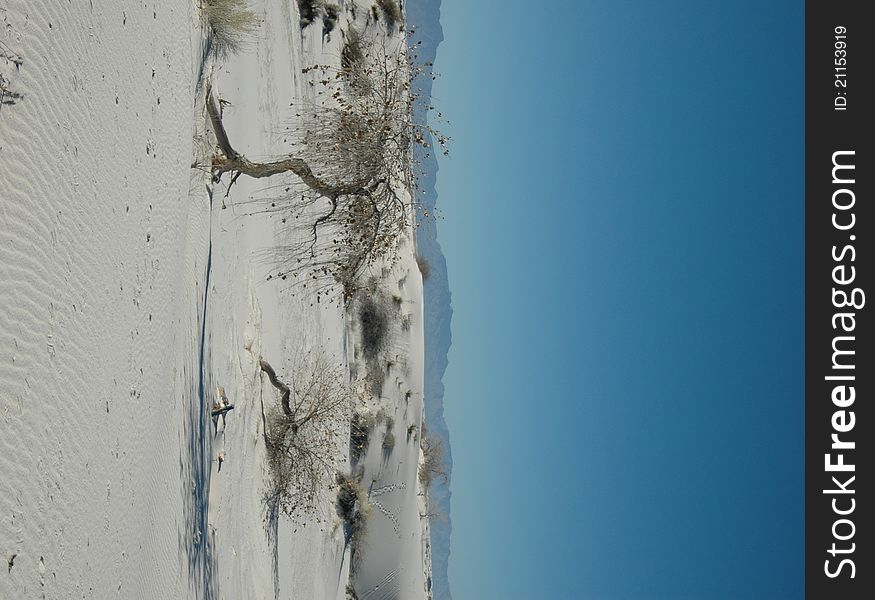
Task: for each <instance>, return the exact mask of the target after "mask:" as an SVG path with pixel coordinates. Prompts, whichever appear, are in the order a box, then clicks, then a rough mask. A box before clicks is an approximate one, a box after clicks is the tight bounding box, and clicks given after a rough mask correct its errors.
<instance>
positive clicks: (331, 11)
mask: <svg viewBox="0 0 875 600" xmlns="http://www.w3.org/2000/svg"><path fill="white" fill-rule="evenodd" d="M339 15H340V7H339V6H337V5H336V4H326V5H325V6H324V7H323V8H322V35H328V34H329V33H331V32H332V31H333V30H334V26H335V25H336V24H337V17H338V16H339Z"/></svg>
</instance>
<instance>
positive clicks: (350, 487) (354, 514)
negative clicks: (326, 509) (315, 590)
mask: <svg viewBox="0 0 875 600" xmlns="http://www.w3.org/2000/svg"><path fill="white" fill-rule="evenodd" d="M336 482H337V486H338V489H337V514H338V515H339V516H340V518H341V519H343V534H344V541H345V543H346V545H347V546H349V548H350V570H351V571H352V572H353V573H355V572H356V570H357V569H358V566H359V565H360V564H361V560H362V554H363V550H364V541H365V536H366V533H367V529H368V520H369V519H370V518H371V512H372V509H371V503H370V502H369V501H368V491H367V490H366V489H365V487H364V485H362V481H361V477H350V476H348V475H344V474H343V473H337V476H336Z"/></svg>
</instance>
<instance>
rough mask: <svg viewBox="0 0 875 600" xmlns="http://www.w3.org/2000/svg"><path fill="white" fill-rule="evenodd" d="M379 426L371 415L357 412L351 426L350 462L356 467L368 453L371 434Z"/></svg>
mask: <svg viewBox="0 0 875 600" xmlns="http://www.w3.org/2000/svg"><path fill="white" fill-rule="evenodd" d="M376 424H377V420H376V418H375V417H374V416H373V415H371V414H365V413H360V412H356V413H355V414H354V415H353V416H352V420H351V421H350V424H349V462H350V464H351V465H353V466H355V465H356V464H357V463H358V461H359V460H361V457H362V455H364V454H365V453H366V452H367V451H368V445H369V444H370V441H371V432H373V430H374V427H375V426H376Z"/></svg>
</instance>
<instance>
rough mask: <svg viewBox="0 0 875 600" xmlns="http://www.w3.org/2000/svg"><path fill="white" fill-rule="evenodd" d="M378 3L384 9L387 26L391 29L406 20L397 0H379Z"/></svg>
mask: <svg viewBox="0 0 875 600" xmlns="http://www.w3.org/2000/svg"><path fill="white" fill-rule="evenodd" d="M377 5H378V6H379V7H380V10H381V11H383V20H384V21H385V22H386V27H387V28H388V29H389V31H393V30H394V29H395V27H397V26H398V24H400V23H401V22H402V21H403V20H404V15H402V14H401V7H400V6H398V2H397V1H396V0H377Z"/></svg>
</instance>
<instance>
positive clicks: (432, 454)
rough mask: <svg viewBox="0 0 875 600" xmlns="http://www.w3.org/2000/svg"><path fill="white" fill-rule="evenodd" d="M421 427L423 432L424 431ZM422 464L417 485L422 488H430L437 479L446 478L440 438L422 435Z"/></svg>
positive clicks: (442, 446)
mask: <svg viewBox="0 0 875 600" xmlns="http://www.w3.org/2000/svg"><path fill="white" fill-rule="evenodd" d="M424 429H425V428H424V427H423V431H424ZM421 447H422V454H423V460H422V464H420V465H419V483H421V484H422V486H423V487H424V488H428V487H430V486H431V484H432V482H433V481H434V480H435V479H437V478H440V479H444V480H446V478H447V472H446V470H445V469H444V454H445V452H444V441H443V440H442V439H440V438H437V437H434V436H431V435H428V436H426V435H424V436H423V437H422V444H421Z"/></svg>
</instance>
